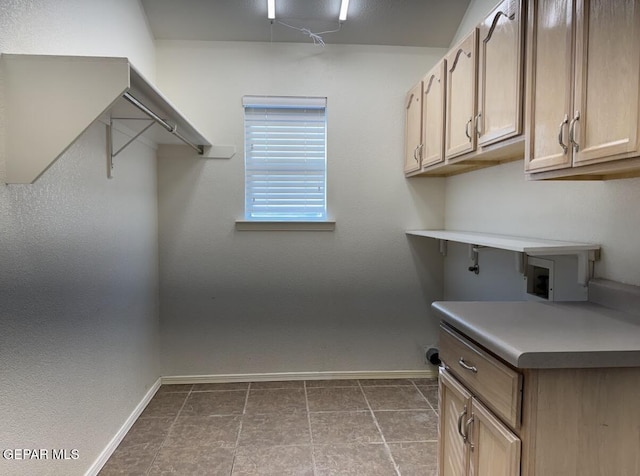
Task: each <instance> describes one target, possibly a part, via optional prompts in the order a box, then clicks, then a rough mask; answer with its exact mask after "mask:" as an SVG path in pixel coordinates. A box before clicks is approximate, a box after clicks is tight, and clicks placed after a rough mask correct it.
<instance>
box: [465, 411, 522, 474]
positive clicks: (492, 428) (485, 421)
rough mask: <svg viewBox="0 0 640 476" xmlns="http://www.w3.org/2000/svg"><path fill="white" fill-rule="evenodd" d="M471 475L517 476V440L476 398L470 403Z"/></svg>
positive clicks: (518, 457) (518, 453) (518, 461)
mask: <svg viewBox="0 0 640 476" xmlns="http://www.w3.org/2000/svg"><path fill="white" fill-rule="evenodd" d="M471 415H472V419H473V421H472V425H471V428H472V432H471V438H470V442H469V443H470V448H471V465H470V471H469V475H470V476H518V475H519V474H520V447H521V442H520V439H519V438H518V437H517V436H516V435H514V434H513V433H512V432H511V431H510V430H509V429H508V428H507V427H506V426H505V425H504V424H503V423H502V422H501V421H500V420H498V419H497V418H496V417H495V416H494V415H493V414H492V413H491V412H490V411H489V410H487V409H486V408H485V407H484V406H483V405H482V404H480V403H479V402H478V401H477V400H476V399H473V401H472V404H471Z"/></svg>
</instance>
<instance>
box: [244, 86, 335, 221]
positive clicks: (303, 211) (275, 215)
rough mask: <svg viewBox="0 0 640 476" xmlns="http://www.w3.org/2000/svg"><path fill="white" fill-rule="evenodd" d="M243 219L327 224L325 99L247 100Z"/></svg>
mask: <svg viewBox="0 0 640 476" xmlns="http://www.w3.org/2000/svg"><path fill="white" fill-rule="evenodd" d="M243 106H244V126H245V129H244V134H245V147H244V150H245V220H253V221H260V220H262V221H286V220H293V221H295V220H300V221H307V220H325V219H326V216H327V213H326V98H309V97H273V96H267V97H265V96H245V97H244V98H243Z"/></svg>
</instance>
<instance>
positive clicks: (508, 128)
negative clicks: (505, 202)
mask: <svg viewBox="0 0 640 476" xmlns="http://www.w3.org/2000/svg"><path fill="white" fill-rule="evenodd" d="M523 11H524V9H523V6H522V0H503V1H502V2H500V3H499V4H498V5H497V7H496V8H495V9H494V10H493V11H492V12H491V13H490V14H489V15H488V16H487V18H486V19H485V21H483V22H482V23H481V24H480V25H479V26H478V28H475V29H474V30H473V31H472V32H471V33H470V34H469V35H468V36H467V37H465V38H464V39H463V40H462V41H460V42H459V43H458V44H457V45H456V46H455V47H454V48H452V49H451V50H450V51H449V53H447V55H445V58H444V64H443V65H439V66H437V67H436V68H434V70H432V71H431V72H430V73H429V74H428V75H427V77H426V78H425V79H424V80H423V83H424V95H423V115H422V117H423V126H422V127H423V142H422V144H423V149H422V151H423V152H424V154H423V155H422V167H421V168H420V169H416V168H412V169H411V171H410V172H407V175H426V176H447V175H453V174H456V173H461V172H466V171H470V170H475V169H478V168H482V167H488V166H491V165H496V164H498V163H502V162H506V161H509V160H517V159H521V158H522V157H523V155H524V138H523V135H522V130H523V89H524V88H523V61H524V57H523V50H524V35H523V28H524V26H523V21H522V17H523ZM440 68H443V70H444V73H440V72H439V69H440ZM438 74H444V77H443V80H442V81H440V82H439V83H436V82H435V80H434V78H436V75H438ZM429 85H431V89H429ZM434 85H437V86H439V88H442V89H443V91H444V96H443V97H442V101H443V104H444V127H443V130H442V129H441V126H440V122H439V121H438V120H437V119H438V118H439V117H436V114H437V113H436V111H437V112H438V113H439V108H440V107H442V104H441V103H439V102H438V98H439V97H441V96H439V94H440V91H439V90H438V89H435V90H434V89H433V86H434ZM425 100H428V101H430V103H426V102H425ZM425 107H426V109H424V108H425ZM427 114H431V116H427ZM443 136H444V139H443V140H444V147H443V149H444V151H443V156H440V155H439V154H438V153H437V152H438V151H439V149H440V147H441V145H440V140H441V137H443ZM407 160H409V158H407ZM405 172H406V170H405Z"/></svg>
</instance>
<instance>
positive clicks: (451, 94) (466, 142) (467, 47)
mask: <svg viewBox="0 0 640 476" xmlns="http://www.w3.org/2000/svg"><path fill="white" fill-rule="evenodd" d="M477 46H478V30H477V29H474V30H473V32H471V34H470V35H468V36H467V37H466V38H465V39H464V40H462V41H461V42H460V43H459V44H458V45H457V46H455V47H454V48H453V49H452V50H451V51H450V52H449V54H447V56H446V57H445V58H446V62H447V76H446V77H447V101H446V108H445V109H446V113H445V117H446V128H445V156H446V157H447V159H450V158H453V157H457V156H459V155H462V154H466V153H467V152H472V151H474V150H475V149H476V143H477V137H476V132H475V119H476V91H477V83H476V78H477V76H476V71H477V68H478V66H477V61H478V55H477Z"/></svg>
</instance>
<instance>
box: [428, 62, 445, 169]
mask: <svg viewBox="0 0 640 476" xmlns="http://www.w3.org/2000/svg"><path fill="white" fill-rule="evenodd" d="M446 64H447V63H446V60H444V59H443V60H441V61H440V62H439V63H438V64H436V66H434V67H433V69H432V70H431V71H429V73H427V75H426V76H425V78H424V79H423V80H422V83H423V84H424V93H423V95H422V144H423V148H422V167H428V166H430V165H434V164H439V163H441V162H442V161H443V160H444V117H445V116H444V105H445V97H444V94H445V89H446V88H445V85H446V79H447V75H446Z"/></svg>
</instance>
